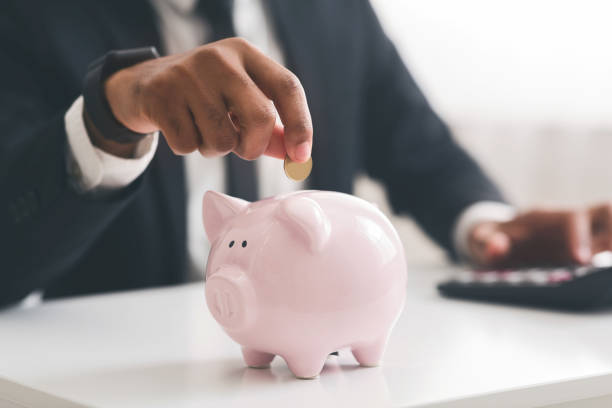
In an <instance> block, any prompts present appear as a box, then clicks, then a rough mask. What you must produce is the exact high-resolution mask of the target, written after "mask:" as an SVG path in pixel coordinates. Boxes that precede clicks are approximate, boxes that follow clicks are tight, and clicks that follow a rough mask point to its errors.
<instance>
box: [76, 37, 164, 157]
mask: <svg viewBox="0 0 612 408" xmlns="http://www.w3.org/2000/svg"><path fill="white" fill-rule="evenodd" d="M158 56H159V55H158V54H157V51H156V50H155V48H153V47H148V48H139V49H133V50H123V51H111V52H109V53H107V54H106V55H105V56H103V57H101V58H99V59H98V60H96V61H94V62H93V63H92V64H91V65H90V66H89V68H88V72H87V75H86V77H85V82H84V86H83V100H84V103H85V106H84V109H83V110H84V113H85V114H84V120H85V121H87V122H88V124H89V128H90V129H92V135H91V137H92V141H95V142H96V143H98V144H104V145H110V146H107V147H109V148H111V149H113V146H115V145H116V144H126V145H134V144H135V143H137V142H138V141H140V140H142V139H143V138H144V137H145V136H146V135H147V133H150V132H137V131H134V129H131V128H129V127H127V126H125V123H126V122H128V119H129V118H130V114H129V111H130V110H131V109H134V106H133V105H135V103H134V98H131V96H130V94H129V92H130V89H131V88H133V86H130V82H129V77H128V78H127V80H128V82H125V81H122V80H121V78H123V77H124V75H117V76H116V78H118V81H119V84H117V85H118V86H117V87H112V85H113V84H115V81H111V82H110V84H108V82H109V81H107V80H108V79H109V78H110V77H114V76H115V75H114V74H116V73H122V71H129V69H127V68H129V67H132V66H133V65H136V64H138V63H140V62H143V61H146V60H150V59H153V58H157V57H158ZM107 86H111V88H110V90H111V92H107ZM114 89H116V92H115V91H113V90H114ZM109 97H112V98H113V99H112V101H110V100H109ZM107 142H109V143H107ZM110 142H113V143H110ZM132 148H133V146H132ZM113 150H117V149H113ZM118 150H121V151H124V154H127V153H126V152H129V150H130V148H129V147H127V148H125V149H123V148H120V149H118Z"/></svg>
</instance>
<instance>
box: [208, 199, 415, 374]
mask: <svg viewBox="0 0 612 408" xmlns="http://www.w3.org/2000/svg"><path fill="white" fill-rule="evenodd" d="M203 214H204V227H205V229H206V234H207V235H208V238H209V240H210V242H211V250H210V255H209V258H208V265H207V267H206V303H207V304H208V308H209V309H210V311H211V313H212V315H213V316H214V318H215V319H216V320H217V322H219V324H221V326H223V328H224V329H225V331H226V332H227V334H228V335H229V336H230V337H231V338H232V339H234V340H235V341H236V342H238V343H239V344H241V345H242V354H243V357H244V360H245V362H246V364H247V365H248V366H250V367H267V366H269V364H270V362H271V361H272V359H273V358H274V356H275V355H279V356H281V357H282V358H283V359H284V360H285V361H286V362H287V364H288V366H289V369H290V370H291V371H292V372H293V374H295V376H296V377H298V378H313V377H316V376H318V375H319V373H320V372H321V369H322V368H323V364H324V363H325V360H326V358H327V356H328V354H329V353H331V352H333V351H336V350H338V349H341V348H345V347H350V348H351V350H352V353H353V355H354V356H355V359H356V360H357V361H358V362H359V364H361V365H363V366H373V365H377V364H378V363H379V362H380V360H381V357H382V355H383V352H384V349H385V345H386V343H387V339H388V337H389V334H390V332H391V329H392V327H393V325H394V324H395V321H396V320H397V318H398V316H399V314H400V312H401V310H402V307H403V305H404V298H405V294H406V261H405V258H404V250H403V247H402V245H401V242H400V239H399V237H398V235H397V232H396V231H395V229H394V228H393V226H392V225H391V223H390V222H389V220H388V219H387V218H386V217H385V216H384V215H383V214H382V213H381V212H380V211H379V210H378V208H377V207H375V206H374V205H372V204H370V203H368V202H367V201H364V200H362V199H359V198H356V197H353V196H351V195H347V194H341V193H335V192H327V191H300V192H296V193H291V194H286V195H282V196H277V197H274V198H268V199H265V200H261V201H257V202H254V203H249V202H247V201H244V200H240V199H237V198H233V197H230V196H227V195H224V194H220V193H216V192H212V191H208V192H207V193H206V194H205V195H204V203H203Z"/></svg>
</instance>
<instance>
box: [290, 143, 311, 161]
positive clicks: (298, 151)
mask: <svg viewBox="0 0 612 408" xmlns="http://www.w3.org/2000/svg"><path fill="white" fill-rule="evenodd" d="M310 149H311V146H310V143H309V142H302V143H300V144H299V145H297V147H296V148H295V157H294V159H295V160H297V161H299V162H305V161H306V160H308V158H310Z"/></svg>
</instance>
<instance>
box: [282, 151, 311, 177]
mask: <svg viewBox="0 0 612 408" xmlns="http://www.w3.org/2000/svg"><path fill="white" fill-rule="evenodd" d="M283 167H284V168H285V174H286V175H287V177H289V178H290V179H291V180H293V181H302V180H306V177H308V176H309V175H310V171H311V170H312V157H311V158H310V159H308V161H307V162H304V163H298V162H294V161H293V160H291V159H290V158H289V156H285V163H284V165H283Z"/></svg>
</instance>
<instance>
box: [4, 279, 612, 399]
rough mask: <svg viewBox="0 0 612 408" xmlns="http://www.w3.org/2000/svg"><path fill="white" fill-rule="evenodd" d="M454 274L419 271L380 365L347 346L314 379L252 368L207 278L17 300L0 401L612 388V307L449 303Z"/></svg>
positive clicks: (454, 395) (439, 395) (7, 335)
mask: <svg viewBox="0 0 612 408" xmlns="http://www.w3.org/2000/svg"><path fill="white" fill-rule="evenodd" d="M442 276H443V275H442V272H440V271H438V272H436V271H412V272H411V273H410V276H409V290H408V299H407V303H406V308H405V310H404V313H403V315H402V317H401V319H400V320H399V322H398V325H397V327H396V329H395V331H394V333H393V336H392V338H391V340H390V344H389V347H388V349H387V353H386V355H385V359H384V360H385V361H384V365H383V366H382V367H376V368H359V367H357V366H356V364H355V362H354V360H353V359H352V357H351V356H350V353H348V351H345V352H341V355H340V357H339V358H335V357H330V359H329V360H328V362H327V364H326V367H325V369H324V371H323V373H322V375H321V377H320V379H317V380H311V381H306V380H296V379H294V377H293V376H292V375H291V373H290V372H289V371H288V369H287V368H286V365H285V363H284V362H283V361H282V360H278V359H277V360H275V362H274V363H273V366H272V369H270V370H255V369H248V368H245V367H244V364H243V362H242V359H241V356H240V349H239V346H238V345H236V344H235V343H233V342H232V341H231V340H230V339H229V338H228V337H227V336H226V335H225V334H224V333H223V332H222V330H221V329H220V328H219V327H218V326H217V324H216V322H215V321H214V320H213V319H212V317H211V316H210V314H209V313H208V310H207V309H206V307H205V303H204V290H203V285H202V284H193V285H186V286H181V287H175V288H170V289H158V290H143V291H136V292H126V293H122V294H115V295H106V296H92V297H83V298H77V299H72V300H63V301H54V302H48V303H45V304H44V305H43V306H41V307H37V308H33V309H11V310H6V311H3V312H0V406H2V407H4V406H7V405H8V406H19V407H22V406H41V407H53V406H58V407H65V406H69V405H70V404H69V403H68V402H67V401H66V400H70V401H74V402H76V403H78V404H75V405H74V406H80V405H79V404H84V405H87V406H96V407H98V406H99V407H130V408H135V407H136V408H137V407H147V408H151V407H205V406H206V407H221V406H236V407H244V406H249V407H259V406H261V407H266V408H271V407H287V406H308V407H326V406H347V405H348V406H353V407H359V406H367V407H374V406H422V405H435V406H452V407H479V406H482V407H487V406H493V405H494V406H496V407H504V406H507V407H520V406H535V405H543V404H551V403H558V402H561V401H569V400H575V399H579V398H589V397H594V396H599V395H603V394H606V393H610V392H612V312H600V313H597V314H571V313H559V312H551V311H541V310H529V309H524V308H517V307H508V306H496V305H488V304H479V303H471V302H465V301H454V300H447V299H443V298H440V297H439V296H438V295H437V294H436V291H435V289H434V282H435V281H436V280H439V279H440V278H441V277H442ZM41 392H44V393H47V394H51V395H53V396H57V397H60V398H62V399H65V400H57V399H55V398H52V397H49V395H47V394H43V393H41ZM8 401H13V405H11V403H9V402H8ZM3 404H4V405H3ZM54 404H55V405H54ZM70 406H73V405H70Z"/></svg>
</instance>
